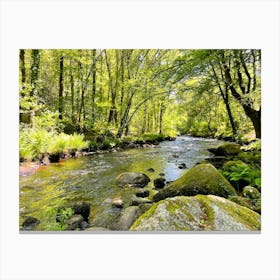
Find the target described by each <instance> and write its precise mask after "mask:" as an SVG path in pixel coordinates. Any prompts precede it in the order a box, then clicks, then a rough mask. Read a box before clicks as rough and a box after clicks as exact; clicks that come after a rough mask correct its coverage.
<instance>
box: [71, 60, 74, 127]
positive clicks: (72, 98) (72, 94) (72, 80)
mask: <svg viewBox="0 0 280 280" xmlns="http://www.w3.org/2000/svg"><path fill="white" fill-rule="evenodd" d="M74 87H75V85H74V77H73V72H72V60H71V61H70V88H71V121H72V126H74V124H75V106H74V97H75V90H74Z"/></svg>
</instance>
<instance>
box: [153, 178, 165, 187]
mask: <svg viewBox="0 0 280 280" xmlns="http://www.w3.org/2000/svg"><path fill="white" fill-rule="evenodd" d="M154 186H155V188H156V189H162V188H164V186H165V179H164V178H163V177H160V178H156V179H155V180H154Z"/></svg>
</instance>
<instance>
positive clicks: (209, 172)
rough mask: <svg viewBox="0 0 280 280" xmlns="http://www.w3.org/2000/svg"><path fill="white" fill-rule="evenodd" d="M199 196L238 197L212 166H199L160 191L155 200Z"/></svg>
mask: <svg viewBox="0 0 280 280" xmlns="http://www.w3.org/2000/svg"><path fill="white" fill-rule="evenodd" d="M197 194H205V195H207V194H213V195H217V196H222V197H225V198H227V197H228V196H234V195H237V193H236V191H235V189H234V188H233V187H232V185H231V184H230V183H229V182H228V181H227V179H226V178H225V177H224V176H223V175H222V174H221V173H220V172H219V171H218V170H217V169H216V168H215V167H214V166H213V165H212V164H199V165H196V166H195V167H193V168H191V169H190V170H188V171H187V172H186V173H185V174H184V175H183V176H182V177H180V178H179V179H177V180H175V181H174V182H172V183H171V184H170V185H168V186H167V187H165V188H164V189H163V190H160V191H159V192H158V193H157V194H156V195H155V196H154V197H153V200H154V201H155V202H157V201H160V200H162V199H165V198H167V197H174V196H179V195H186V196H193V195H197Z"/></svg>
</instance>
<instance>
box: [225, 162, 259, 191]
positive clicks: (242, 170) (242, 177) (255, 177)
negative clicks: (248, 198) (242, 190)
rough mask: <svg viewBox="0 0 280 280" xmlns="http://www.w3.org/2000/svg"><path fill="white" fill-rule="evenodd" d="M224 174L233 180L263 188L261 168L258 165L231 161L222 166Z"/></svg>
mask: <svg viewBox="0 0 280 280" xmlns="http://www.w3.org/2000/svg"><path fill="white" fill-rule="evenodd" d="M222 173H223V175H224V176H225V177H226V178H227V179H228V180H229V181H231V182H236V183H237V185H238V183H240V181H243V182H245V183H246V184H247V185H250V186H253V187H256V188H257V189H260V188H261V170H260V169H259V168H257V167H252V166H249V165H247V164H246V163H244V162H242V161H229V162H227V163H226V164H225V165H224V166H223V168H222Z"/></svg>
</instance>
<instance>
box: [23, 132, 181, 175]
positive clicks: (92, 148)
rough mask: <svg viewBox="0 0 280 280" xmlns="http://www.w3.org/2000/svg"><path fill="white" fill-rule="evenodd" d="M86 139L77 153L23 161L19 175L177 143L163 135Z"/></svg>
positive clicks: (59, 153) (87, 137) (53, 154)
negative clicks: (71, 161) (88, 158)
mask: <svg viewBox="0 0 280 280" xmlns="http://www.w3.org/2000/svg"><path fill="white" fill-rule="evenodd" d="M85 139H86V140H85V143H87V147H85V148H82V149H78V150H77V151H75V152H66V151H64V152H58V153H51V154H50V153H47V154H45V155H41V159H40V160H39V159H38V160H33V161H32V160H21V161H20V164H19V175H20V176H21V175H29V174H32V173H34V172H36V170H38V169H39V168H40V167H42V166H46V165H49V164H50V163H58V162H61V161H65V160H67V159H70V158H78V157H81V156H90V155H94V154H103V153H109V152H117V151H120V150H123V149H136V148H152V147H154V146H156V145H158V144H159V143H160V142H163V141H175V139H176V137H172V136H164V135H163V134H144V135H142V136H139V137H125V138H122V139H118V138H116V137H114V136H109V137H108V136H104V135H97V136H90V135H86V137H85Z"/></svg>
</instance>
